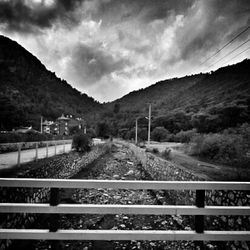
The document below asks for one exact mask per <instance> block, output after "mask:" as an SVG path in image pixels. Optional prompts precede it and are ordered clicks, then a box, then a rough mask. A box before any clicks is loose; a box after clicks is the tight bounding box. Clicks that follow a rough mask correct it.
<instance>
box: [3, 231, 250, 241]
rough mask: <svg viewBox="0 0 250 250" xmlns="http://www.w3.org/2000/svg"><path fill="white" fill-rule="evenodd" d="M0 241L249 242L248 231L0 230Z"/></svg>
mask: <svg viewBox="0 0 250 250" xmlns="http://www.w3.org/2000/svg"><path fill="white" fill-rule="evenodd" d="M0 239H22V240H24V239H30V240H116V241H117V240H156V241H158V240H167V241H179V240H188V241H200V240H205V241H209V240H212V241H234V240H237V241H249V239H250V231H204V233H201V234H198V233H196V232H195V231H151V230H144V231H141V230H58V231H57V232H49V230H45V229H43V230H39V229H0Z"/></svg>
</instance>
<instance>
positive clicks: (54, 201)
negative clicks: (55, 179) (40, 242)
mask: <svg viewBox="0 0 250 250" xmlns="http://www.w3.org/2000/svg"><path fill="white" fill-rule="evenodd" d="M49 203H50V206H57V205H58V204H59V203H60V191H59V188H51V189H50V202H49ZM59 227H60V215H59V214H51V215H50V222H49V231H50V232H56V231H57V230H58V229H59ZM51 249H52V250H60V242H59V241H57V240H52V241H51Z"/></svg>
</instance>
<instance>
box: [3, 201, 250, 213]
mask: <svg viewBox="0 0 250 250" xmlns="http://www.w3.org/2000/svg"><path fill="white" fill-rule="evenodd" d="M0 213H36V214H155V215H160V214H165V215H166V214H168V215H250V207H249V206H244V207H242V206H229V207H228V206H205V207H204V208H198V207H196V206H175V205H100V204H98V205H97V204H59V205H57V206H50V205H49V204H38V203H0Z"/></svg>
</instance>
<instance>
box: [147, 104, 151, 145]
mask: <svg viewBox="0 0 250 250" xmlns="http://www.w3.org/2000/svg"><path fill="white" fill-rule="evenodd" d="M150 127H151V104H149V108H148V146H149V145H150Z"/></svg>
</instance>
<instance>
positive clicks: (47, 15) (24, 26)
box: [0, 0, 82, 32]
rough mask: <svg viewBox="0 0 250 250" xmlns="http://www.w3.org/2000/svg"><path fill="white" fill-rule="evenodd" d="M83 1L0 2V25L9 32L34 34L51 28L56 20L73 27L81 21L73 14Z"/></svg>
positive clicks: (10, 0)
mask: <svg viewBox="0 0 250 250" xmlns="http://www.w3.org/2000/svg"><path fill="white" fill-rule="evenodd" d="M81 2H82V1H81V0H54V1H52V0H51V1H50V4H49V3H48V1H46V0H41V1H40V2H35V1H32V0H31V1H25V0H0V24H4V25H5V29H6V30H8V31H20V32H34V31H37V30H39V29H42V28H48V27H51V26H52V24H53V22H54V21H55V20H59V21H60V22H62V23H64V24H66V25H71V24H75V23H77V22H78V21H79V19H78V18H79V17H78V16H77V15H76V14H75V13H73V11H74V10H75V8H76V7H78V6H79V5H80V4H81Z"/></svg>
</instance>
